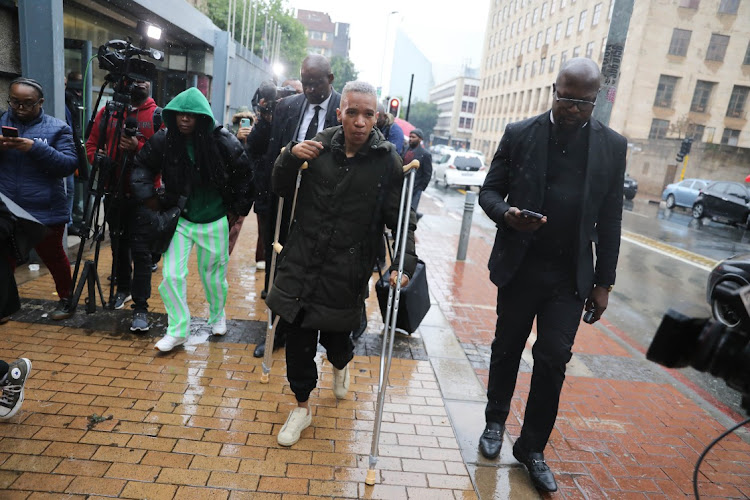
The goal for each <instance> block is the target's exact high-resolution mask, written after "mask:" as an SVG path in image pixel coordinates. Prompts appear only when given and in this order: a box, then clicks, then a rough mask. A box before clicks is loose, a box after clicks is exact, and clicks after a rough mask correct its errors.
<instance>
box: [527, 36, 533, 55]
mask: <svg viewBox="0 0 750 500" xmlns="http://www.w3.org/2000/svg"><path fill="white" fill-rule="evenodd" d="M532 50H534V35H531V36H529V43H528V44H527V45H526V52H528V53H529V54H531V51H532Z"/></svg>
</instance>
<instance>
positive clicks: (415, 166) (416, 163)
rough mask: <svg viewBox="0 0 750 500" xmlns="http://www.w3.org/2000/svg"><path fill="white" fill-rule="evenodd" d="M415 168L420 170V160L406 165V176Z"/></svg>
mask: <svg viewBox="0 0 750 500" xmlns="http://www.w3.org/2000/svg"><path fill="white" fill-rule="evenodd" d="M413 168H419V160H412V161H411V162H409V163H408V164H406V165H404V175H406V174H408V173H409V170H411V169H413Z"/></svg>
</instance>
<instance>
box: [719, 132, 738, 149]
mask: <svg viewBox="0 0 750 500" xmlns="http://www.w3.org/2000/svg"><path fill="white" fill-rule="evenodd" d="M739 140H740V131H739V130H735V129H733V128H725V129H724V133H723V134H721V143H722V144H725V145H727V146H736V145H737V143H738V142H739Z"/></svg>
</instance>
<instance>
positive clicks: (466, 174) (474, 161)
mask: <svg viewBox="0 0 750 500" xmlns="http://www.w3.org/2000/svg"><path fill="white" fill-rule="evenodd" d="M432 175H433V179H435V184H437V183H438V182H442V183H443V184H444V185H445V187H446V188H447V187H448V186H453V185H457V186H481V185H482V184H484V178H485V177H487V167H486V166H485V164H484V160H483V159H482V157H481V156H479V155H478V154H475V153H469V152H458V151H450V152H448V153H447V154H444V155H443V156H442V157H441V158H440V159H439V160H438V161H436V162H433V163H432Z"/></svg>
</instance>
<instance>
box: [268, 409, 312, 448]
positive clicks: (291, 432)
mask: <svg viewBox="0 0 750 500" xmlns="http://www.w3.org/2000/svg"><path fill="white" fill-rule="evenodd" d="M311 423H312V415H310V410H308V409H307V408H295V409H294V410H292V411H291V413H289V417H288V418H287V419H286V423H285V424H284V427H282V428H281V430H280V431H279V435H278V437H277V438H276V441H277V442H278V443H279V444H280V445H281V446H292V445H293V444H294V443H296V442H297V441H299V436H300V434H302V431H304V430H305V429H307V428H308V427H310V424H311Z"/></svg>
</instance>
